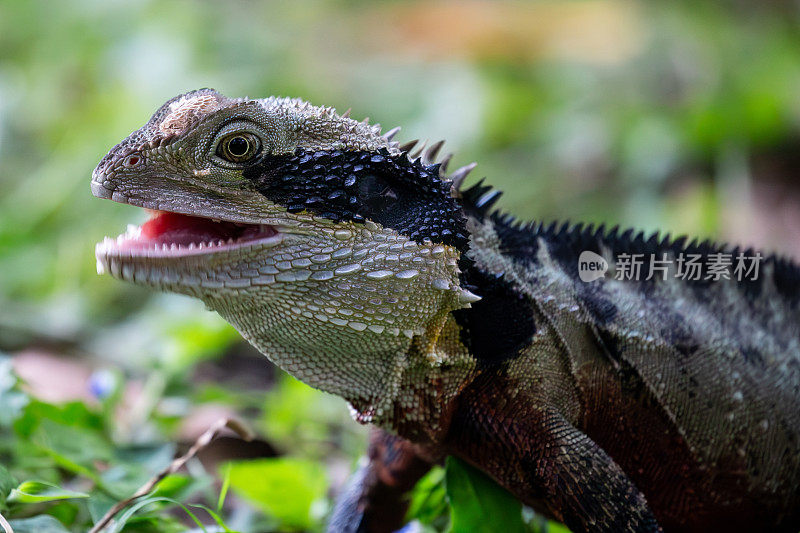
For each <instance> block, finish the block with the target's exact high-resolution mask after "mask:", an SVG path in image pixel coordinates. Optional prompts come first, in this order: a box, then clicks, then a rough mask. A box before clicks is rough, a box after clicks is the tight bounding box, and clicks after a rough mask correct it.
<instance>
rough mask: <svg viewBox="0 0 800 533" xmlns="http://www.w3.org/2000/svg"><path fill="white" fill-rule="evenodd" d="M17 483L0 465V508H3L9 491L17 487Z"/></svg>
mask: <svg viewBox="0 0 800 533" xmlns="http://www.w3.org/2000/svg"><path fill="white" fill-rule="evenodd" d="M18 483H19V482H18V481H17V480H16V479H14V476H12V475H11V474H9V473H8V470H6V467H4V466H3V465H0V506H3V507H5V503H6V499H7V498H8V495H9V494H10V493H11V490H12V489H13V488H14V487H16V486H17V484H18Z"/></svg>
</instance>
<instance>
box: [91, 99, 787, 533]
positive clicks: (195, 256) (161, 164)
mask: <svg viewBox="0 0 800 533" xmlns="http://www.w3.org/2000/svg"><path fill="white" fill-rule="evenodd" d="M349 114H350V112H349V111H348V112H346V113H343V114H338V113H337V112H336V111H335V109H333V108H330V107H324V106H314V105H312V104H310V103H308V102H305V101H303V100H301V99H297V98H285V97H269V98H265V99H249V98H228V97H226V96H224V95H222V94H221V93H218V92H216V91H214V90H212V89H200V90H196V91H191V92H188V93H185V94H182V95H178V96H176V97H174V98H172V99H170V100H169V101H167V102H166V103H165V104H164V105H163V106H161V107H160V108H159V109H158V110H157V111H156V112H155V113H154V114H153V115H152V117H151V118H150V120H149V121H148V122H147V123H146V124H145V125H144V126H143V127H142V128H140V129H138V130H136V131H135V132H133V133H132V134H131V135H130V136H129V137H127V138H126V139H124V140H123V141H122V142H121V143H119V144H118V145H117V146H115V147H114V148H112V149H111V150H110V151H109V152H108V154H107V155H106V156H105V157H103V158H102V160H101V161H100V163H99V164H98V165H97V167H96V169H95V170H94V172H93V174H92V181H91V190H92V193H93V194H94V195H95V196H96V197H99V198H107V199H111V200H114V201H117V202H122V203H125V204H130V205H133V206H138V207H142V208H145V209H147V210H149V213H150V218H149V219H148V220H147V222H145V223H144V224H142V225H141V226H129V229H128V231H127V232H126V233H125V234H123V235H120V236H119V237H117V238H110V237H107V238H106V239H105V240H104V241H103V242H101V243H99V244H98V245H97V247H96V259H97V265H98V272H99V273H103V272H108V273H110V274H111V275H112V276H113V277H115V278H118V279H121V280H125V281H129V282H133V283H137V284H141V285H145V286H148V287H151V288H154V289H157V290H163V291H171V292H175V293H180V294H185V295H189V296H192V297H196V298H199V299H200V300H202V301H203V302H204V303H205V305H206V306H207V307H208V308H209V309H211V310H213V311H216V312H217V313H219V314H220V315H221V316H222V317H223V318H224V319H225V320H227V321H228V322H229V323H231V324H232V325H233V326H234V327H235V328H236V329H237V330H238V331H239V332H240V333H241V335H242V336H243V337H244V338H245V339H246V340H247V341H249V342H250V343H251V344H253V345H254V346H255V347H256V348H258V350H260V351H261V352H262V353H264V354H265V355H266V356H267V357H268V358H269V359H270V360H271V361H273V362H274V363H275V364H277V365H278V366H279V367H281V368H283V369H284V370H286V371H287V372H288V373H289V374H291V375H293V376H294V377H296V378H297V379H299V380H301V381H303V382H305V383H307V384H309V385H311V386H312V387H315V388H318V389H320V390H323V391H325V392H328V393H331V394H335V395H338V396H341V397H343V398H344V399H345V400H347V402H348V403H349V405H350V407H351V410H352V415H353V417H354V418H355V420H356V421H358V422H360V423H362V424H371V425H372V427H373V428H374V429H373V430H372V431H373V432H372V435H371V438H370V446H369V450H368V460H367V461H366V462H364V463H363V464H362V466H361V467H360V468H359V470H358V471H357V472H356V473H355V474H354V476H353V477H352V480H351V482H349V484H348V485H347V487H346V488H345V490H344V491H343V494H342V496H341V497H340V499H339V502H338V503H337V505H336V507H335V509H334V511H333V516H332V518H331V520H330V526H329V527H330V529H331V530H332V531H391V530H393V529H395V528H399V527H401V526H402V524H403V513H404V511H405V504H406V503H405V502H406V500H405V499H404V498H405V496H404V494H405V493H406V492H407V491H408V490H409V489H410V488H411V487H413V486H414V484H415V482H416V481H417V480H418V479H420V477H421V476H422V475H424V474H425V472H427V471H428V470H429V469H430V468H431V466H432V465H433V464H436V463H437V462H440V461H441V460H442V458H443V457H446V456H448V455H453V456H455V457H457V458H459V459H461V460H463V461H465V462H467V463H469V464H471V465H473V466H475V467H477V468H478V469H480V470H481V471H483V472H485V473H486V474H487V475H488V476H490V477H491V478H492V479H493V480H495V481H496V482H497V483H498V484H499V485H501V486H502V487H504V488H505V489H507V490H508V491H510V492H511V493H512V494H513V495H515V496H516V497H517V498H519V499H520V500H521V501H522V502H523V503H524V504H526V505H528V506H530V507H532V508H533V509H534V510H536V511H538V512H541V513H543V514H544V515H545V516H548V517H551V518H553V519H555V520H558V521H561V522H563V523H565V524H566V525H567V526H568V527H569V528H570V529H572V530H573V531H661V530H665V531H701V530H709V529H712V530H718V529H721V528H727V530H729V531H744V530H760V529H771V530H772V529H774V530H780V531H797V529H798V527H800V489H799V488H798V487H800V442H799V440H798V439H799V438H800V267H798V265H797V264H795V263H793V262H792V261H791V260H789V259H786V258H783V257H780V256H776V255H767V256H766V257H764V258H763V261H761V263H760V270H759V272H758V275H757V276H753V278H752V279H750V278H746V279H736V278H734V277H731V276H721V277H719V279H716V278H715V279H709V277H708V276H705V277H702V278H697V279H687V278H685V277H679V276H677V275H673V274H674V273H672V272H671V273H670V275H669V276H667V275H665V276H651V277H650V279H644V278H643V279H640V280H634V279H624V278H622V279H618V276H611V275H610V274H611V271H609V272H608V273H607V275H604V276H601V277H600V278H599V279H596V280H594V281H591V282H587V281H582V280H581V278H580V272H579V259H580V254H582V253H585V252H587V251H588V252H592V253H593V254H596V256H599V257H600V258H602V259H603V260H605V261H608V262H609V263H612V264H615V265H616V263H614V261H615V258H621V257H622V256H623V255H625V254H627V255H628V256H634V255H635V254H641V255H647V254H653V255H655V256H657V257H659V258H663V259H669V260H672V261H677V260H679V259H680V258H681V257H683V256H684V254H693V255H694V256H696V257H697V258H699V259H700V260H701V261H702V262H703V263H706V262H709V261H712V260H714V259H715V258H716V259H719V257H722V256H724V255H725V254H728V255H729V256H732V257H736V256H741V255H742V254H743V253H745V252H747V253H748V254H755V253H756V252H754V251H753V250H751V249H747V250H744V249H742V248H739V247H736V248H732V247H730V246H728V245H723V244H716V243H713V242H710V241H703V242H699V241H698V240H696V239H695V240H692V241H689V240H688V239H687V238H685V237H681V238H677V239H673V238H671V237H670V236H668V235H667V236H660V234H657V233H656V234H653V235H650V236H648V235H645V234H644V233H642V232H634V231H632V230H626V231H622V230H620V229H619V228H618V227H615V228H611V229H607V228H606V227H605V226H598V227H595V226H593V225H582V224H569V223H562V224H556V223H550V224H545V223H543V222H522V221H518V220H516V219H514V218H513V217H511V216H509V215H507V214H505V213H503V212H502V211H501V210H500V209H498V208H496V207H495V203H496V201H497V199H498V197H499V194H500V193H499V191H497V190H495V189H493V188H491V187H490V186H489V185H486V184H485V183H484V180H481V181H480V182H478V183H477V184H474V185H472V186H470V187H465V186H464V180H465V177H466V176H467V175H468V173H469V172H470V171H471V170H472V168H473V167H474V164H471V165H467V166H465V167H461V168H459V169H457V170H455V171H453V172H451V173H449V174H448V172H447V168H448V163H449V160H450V156H445V157H443V158H439V149H440V147H441V143H437V144H434V145H432V146H431V147H430V148H427V149H423V148H420V147H419V145H418V144H417V143H416V142H415V141H412V142H411V143H406V144H400V143H399V142H397V141H395V140H394V137H395V136H396V133H397V130H398V128H395V129H392V130H390V131H388V132H386V133H382V130H381V127H380V125H378V124H370V123H369V121H368V119H365V120H364V121H356V120H354V119H352V118H350V116H349ZM758 254H759V255H758V256H759V257H761V255H760V252H759V253H758ZM615 268H617V266H615Z"/></svg>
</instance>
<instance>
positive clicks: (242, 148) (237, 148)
mask: <svg viewBox="0 0 800 533" xmlns="http://www.w3.org/2000/svg"><path fill="white" fill-rule="evenodd" d="M249 149H250V143H249V142H248V140H247V139H245V138H244V137H240V136H238V137H234V138H233V139H231V140H230V142H229V143H228V151H229V152H230V154H231V155H232V156H235V157H242V156H243V155H244V154H246V153H247V151H248V150H249Z"/></svg>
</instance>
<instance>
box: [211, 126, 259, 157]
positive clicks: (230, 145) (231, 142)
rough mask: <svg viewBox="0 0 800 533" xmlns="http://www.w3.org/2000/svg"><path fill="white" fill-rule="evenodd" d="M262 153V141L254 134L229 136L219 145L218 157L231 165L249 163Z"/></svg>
mask: <svg viewBox="0 0 800 533" xmlns="http://www.w3.org/2000/svg"><path fill="white" fill-rule="evenodd" d="M260 151H261V141H259V139H258V137H256V136H255V135H253V134H252V133H234V134H232V135H228V136H227V137H225V138H224V139H222V141H220V143H219V144H218V145H217V155H218V156H219V157H221V158H223V159H227V160H228V161H230V162H231V163H244V162H245V161H249V160H250V159H252V158H253V157H255V156H256V155H258V153H259V152H260Z"/></svg>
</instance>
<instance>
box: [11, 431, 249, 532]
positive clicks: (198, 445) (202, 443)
mask: <svg viewBox="0 0 800 533" xmlns="http://www.w3.org/2000/svg"><path fill="white" fill-rule="evenodd" d="M224 428H228V429H230V430H231V431H233V432H234V433H236V434H237V435H239V436H240V437H241V438H242V439H244V440H247V441H250V440H253V434H252V433H251V432H250V430H248V429H247V428H246V427H245V426H244V425H242V423H241V422H239V421H237V420H234V419H232V418H223V419H221V420H219V421H218V422H217V423H216V424H214V425H213V426H211V427H210V428H208V430H206V432H205V433H203V434H202V435H200V436H199V437H198V438H197V440H196V441H195V442H194V444H192V447H191V448H189V450H188V451H187V452H186V453H185V454H183V455H181V456H180V457H177V458H175V459H174V460H173V461H172V462H171V463H170V464H169V465H168V466H167V467H166V468H165V469H164V470H162V471H161V472H159V473H158V474H156V475H155V476H153V477H152V478H151V479H150V480H149V481H148V482H147V483H145V484H144V485H142V486H141V487H140V488H139V490H137V491H136V492H135V493H134V494H133V496H131V497H129V498H126V499H124V500H122V501H120V502H117V503H116V504H115V505H114V506H113V507H112V508H111V509H109V510H108V512H107V513H106V514H105V515H103V518H101V519H100V520H99V521H98V522H97V523H96V524H95V525H94V527H93V528H92V529H90V530H89V533H100V531H102V530H103V529H104V528H105V527H106V526H108V524H109V523H110V522H111V520H113V519H114V516H116V514H117V513H118V512H120V511H121V510H123V509H124V508H125V507H127V506H128V505H130V504H131V503H133V502H134V501H135V500H137V499H139V498H141V497H142V496H146V495H147V494H149V493H150V492H151V491H152V490H153V489H154V488H155V486H156V485H157V484H158V482H159V481H161V480H162V479H164V478H165V477H167V476H168V475H170V474H174V473H175V472H177V471H178V470H180V468H181V467H182V466H183V465H185V464H186V462H187V461H188V460H189V459H191V458H192V457H194V456H195V455H197V453H198V452H199V451H200V450H202V449H203V448H205V447H206V446H208V445H209V444H211V441H213V440H214V439H215V438H216V436H217V434H218V433H219V432H220V431H222V430H223V429H224ZM0 518H2V516H0ZM3 527H4V528H5V527H6V526H5V525H3ZM6 532H7V533H13V531H11V529H10V526H9V528H8V529H6Z"/></svg>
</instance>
